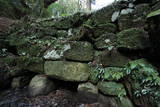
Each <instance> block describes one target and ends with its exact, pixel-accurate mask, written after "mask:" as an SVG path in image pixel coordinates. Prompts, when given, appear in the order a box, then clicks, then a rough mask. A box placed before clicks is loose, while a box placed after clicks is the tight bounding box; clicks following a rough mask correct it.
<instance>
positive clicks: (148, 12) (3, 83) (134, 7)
mask: <svg viewBox="0 0 160 107" xmlns="http://www.w3.org/2000/svg"><path fill="white" fill-rule="evenodd" d="M1 1H4V0H0V8H1ZM7 1H9V0H7ZM21 1H22V0H21ZM35 1H37V0H35ZM38 1H39V0H38ZM42 1H44V0H42ZM45 1H46V0H45ZM47 1H48V0H47ZM116 1H117V2H115V3H113V4H111V5H109V6H107V7H104V8H103V9H101V10H98V11H95V12H92V13H91V14H90V13H89V14H84V13H76V14H74V15H71V16H68V17H64V18H53V19H32V18H31V19H30V17H25V18H24V19H23V20H19V21H13V22H16V23H14V24H13V25H12V21H10V20H8V19H6V20H4V19H3V18H0V89H4V88H8V87H12V88H19V87H20V88H21V87H23V86H24V84H25V80H23V78H22V77H24V76H25V77H26V76H27V77H29V76H31V77H32V76H35V75H36V76H35V77H34V78H33V79H32V80H31V82H30V84H29V91H30V94H31V95H32V96H36V95H42V94H48V93H49V92H50V91H52V90H53V89H55V84H54V82H57V86H58V87H57V89H58V90H59V88H60V89H61V88H67V89H68V87H70V86H71V88H72V89H73V90H74V91H75V90H76V92H77V93H76V92H74V93H76V94H79V96H78V97H80V96H82V97H81V98H80V100H85V103H84V105H80V106H101V103H100V105H96V104H94V103H95V102H94V103H93V102H90V101H92V100H94V101H95V100H96V102H98V101H101V102H103V103H104V104H105V105H107V106H104V107H109V106H113V107H133V104H134V106H138V107H157V105H158V102H159V99H160V97H159V94H158V95H157V93H160V90H159V89H160V88H159V87H160V84H159V83H160V82H159V81H160V77H159V72H158V70H159V68H160V67H159V65H160V62H159V59H160V57H159V53H160V47H159V44H160V36H159V34H160V24H159V22H160V10H159V7H160V2H159V1H158V0H116ZM6 9H7V8H6ZM22 10H23V9H22ZM0 13H7V12H5V11H0ZM0 15H1V14H0ZM3 20H4V22H2V21H3ZM10 25H12V26H11V28H10ZM8 28H9V29H8ZM5 29H6V30H7V31H5ZM3 31H4V32H3ZM141 58H145V59H141ZM147 60H148V61H151V62H152V64H153V65H156V66H153V65H152V64H150V63H149V62H148V61H147ZM156 67H157V68H158V69H156ZM37 74H40V75H37ZM42 74H43V75H42ZM44 74H45V75H44ZM47 77H48V78H47ZM49 78H50V79H49ZM52 79H53V80H54V82H53V81H52ZM29 80H30V78H29ZM29 80H28V81H29ZM25 85H27V84H25ZM61 85H62V86H61ZM66 85H67V87H66ZM68 85H69V86H68ZM69 89H70V88H69ZM72 89H71V90H72ZM81 92H82V93H81ZM86 92H87V93H88V92H89V93H88V94H86ZM93 93H94V94H93ZM101 93H103V94H104V95H105V96H103V98H101V97H102V96H101ZM54 95H55V94H54ZM56 95H57V96H58V97H59V96H60V97H62V96H63V93H62V92H60V93H58V92H57V93H56ZM74 95H75V94H74ZM84 95H87V96H86V97H87V99H89V100H87V101H86V99H84ZM90 95H91V96H90ZM93 95H94V96H93ZM57 96H55V97H57ZM71 96H72V95H71ZM50 97H52V95H51V96H50V95H49V97H48V95H47V98H50ZM97 97H98V99H97ZM118 98H120V99H118ZM0 100H1V94H0ZM42 100H43V99H42ZM97 100H98V101H97ZM11 101H12V100H11ZM45 101H46V99H45V100H44V102H45ZM117 101H118V103H120V104H118V103H117ZM58 102H61V100H59V101H58ZM65 102H66V101H65ZM132 102H133V104H132ZM67 103H68V102H67ZM85 104H86V105H85ZM87 104H88V105H87ZM89 104H93V105H89ZM0 105H1V102H0ZM62 105H63V101H62ZM65 106H66V105H65ZM102 106H103V105H102Z"/></svg>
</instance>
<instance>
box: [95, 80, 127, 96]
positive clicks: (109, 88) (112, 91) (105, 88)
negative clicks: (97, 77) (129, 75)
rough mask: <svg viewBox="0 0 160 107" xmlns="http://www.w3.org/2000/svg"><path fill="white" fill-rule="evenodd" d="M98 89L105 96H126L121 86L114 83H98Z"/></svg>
mask: <svg viewBox="0 0 160 107" xmlns="http://www.w3.org/2000/svg"><path fill="white" fill-rule="evenodd" d="M98 89H99V90H100V91H101V92H102V93H104V94H106V95H115V96H118V95H120V94H122V95H126V91H125V89H124V86H123V84H120V83H115V82H99V83H98Z"/></svg>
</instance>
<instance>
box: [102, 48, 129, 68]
mask: <svg viewBox="0 0 160 107" xmlns="http://www.w3.org/2000/svg"><path fill="white" fill-rule="evenodd" d="M100 61H101V64H102V65H103V66H104V67H109V66H110V67H124V66H125V65H126V64H127V63H128V62H129V61H130V59H129V58H128V57H126V56H124V55H123V54H121V53H120V52H118V51H117V49H112V50H106V51H104V52H103V53H102V54H101V55H100Z"/></svg>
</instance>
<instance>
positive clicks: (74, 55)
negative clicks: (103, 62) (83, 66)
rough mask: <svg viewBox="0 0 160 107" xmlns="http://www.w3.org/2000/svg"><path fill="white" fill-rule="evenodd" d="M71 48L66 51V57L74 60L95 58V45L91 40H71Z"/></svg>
mask: <svg viewBox="0 0 160 107" xmlns="http://www.w3.org/2000/svg"><path fill="white" fill-rule="evenodd" d="M70 46H71V49H68V50H67V51H65V52H64V57H65V58H66V59H68V60H73V61H91V60H92V59H93V55H94V51H93V46H92V44H91V43H89V42H71V43H70Z"/></svg>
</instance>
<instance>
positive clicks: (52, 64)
mask: <svg viewBox="0 0 160 107" xmlns="http://www.w3.org/2000/svg"><path fill="white" fill-rule="evenodd" d="M44 70H45V74H46V75H48V76H50V77H52V78H56V79H59V80H64V81H78V82H81V81H87V80H88V77H89V71H90V68H89V66H88V65H87V64H83V63H78V62H67V61H46V62H45V64H44Z"/></svg>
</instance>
